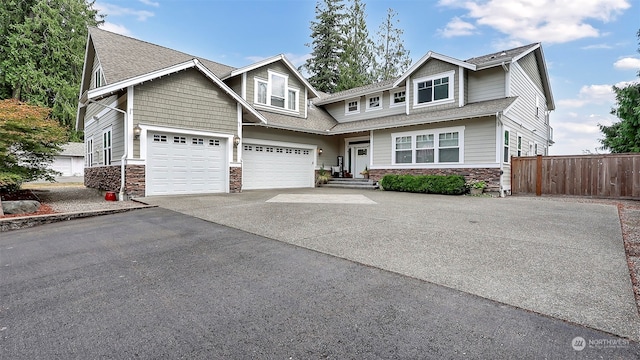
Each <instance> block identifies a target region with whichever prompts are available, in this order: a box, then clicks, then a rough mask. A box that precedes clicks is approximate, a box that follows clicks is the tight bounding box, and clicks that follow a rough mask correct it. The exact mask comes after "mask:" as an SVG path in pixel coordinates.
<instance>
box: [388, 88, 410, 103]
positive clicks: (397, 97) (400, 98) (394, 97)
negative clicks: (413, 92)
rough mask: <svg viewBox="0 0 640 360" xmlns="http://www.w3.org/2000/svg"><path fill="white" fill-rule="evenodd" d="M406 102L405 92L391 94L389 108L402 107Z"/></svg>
mask: <svg viewBox="0 0 640 360" xmlns="http://www.w3.org/2000/svg"><path fill="white" fill-rule="evenodd" d="M406 101H407V92H406V91H405V90H401V91H396V92H392V93H391V106H400V105H404V104H405V102H406Z"/></svg>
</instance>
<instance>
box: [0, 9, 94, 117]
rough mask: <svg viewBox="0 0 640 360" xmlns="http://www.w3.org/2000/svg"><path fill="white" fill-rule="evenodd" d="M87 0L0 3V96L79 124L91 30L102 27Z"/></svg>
mask: <svg viewBox="0 0 640 360" xmlns="http://www.w3.org/2000/svg"><path fill="white" fill-rule="evenodd" d="M101 18H102V17H101V16H99V15H98V13H97V10H94V9H93V2H87V1H85V0H3V1H2V2H0V26H1V28H0V96H1V98H2V99H7V98H15V99H17V100H20V101H26V102H29V103H32V104H37V105H39V106H44V107H48V108H51V109H52V113H51V116H52V117H53V118H54V119H57V120H58V121H59V122H60V124H63V125H64V126H66V127H68V128H71V127H72V126H73V125H75V117H76V109H77V105H78V97H79V96H78V95H79V94H78V91H79V89H80V81H81V76H82V67H83V61H84V51H85V46H86V39H87V27H88V26H96V25H97V24H99V23H101V22H102V20H101Z"/></svg>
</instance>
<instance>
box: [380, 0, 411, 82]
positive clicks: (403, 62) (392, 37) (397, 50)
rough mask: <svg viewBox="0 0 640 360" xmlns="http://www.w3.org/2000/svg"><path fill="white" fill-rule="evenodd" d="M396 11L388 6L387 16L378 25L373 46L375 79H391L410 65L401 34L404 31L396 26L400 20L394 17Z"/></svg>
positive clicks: (407, 51)
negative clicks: (376, 37)
mask: <svg viewBox="0 0 640 360" xmlns="http://www.w3.org/2000/svg"><path fill="white" fill-rule="evenodd" d="M396 15H397V13H396V12H395V11H394V10H393V9H391V8H389V9H388V10H387V17H386V18H385V20H384V22H383V23H382V24H381V25H380V29H379V30H378V33H377V35H378V39H377V41H376V43H377V44H376V46H375V48H374V53H375V65H374V68H375V72H374V78H375V80H377V81H385V80H391V79H393V78H395V77H397V76H399V75H400V74H402V73H403V72H405V71H406V70H407V69H408V68H409V66H411V58H410V57H409V50H407V49H405V48H404V40H402V34H403V33H404V31H403V30H402V29H400V28H398V24H399V23H400V20H398V19H396Z"/></svg>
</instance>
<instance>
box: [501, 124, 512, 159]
mask: <svg viewBox="0 0 640 360" xmlns="http://www.w3.org/2000/svg"><path fill="white" fill-rule="evenodd" d="M507 132H508V133H509V138H508V140H509V141H508V144H506V145H505V143H504V140H505V133H507ZM505 148H507V155H508V156H507V160H506V161H505V160H504V149H505ZM501 160H502V162H503V163H504V164H510V163H511V129H509V128H507V127H505V128H503V129H502V159H501Z"/></svg>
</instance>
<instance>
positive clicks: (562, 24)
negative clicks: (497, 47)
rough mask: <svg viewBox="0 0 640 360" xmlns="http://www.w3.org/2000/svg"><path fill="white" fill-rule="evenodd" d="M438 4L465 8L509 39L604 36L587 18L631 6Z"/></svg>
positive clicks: (614, 1) (585, 1)
mask: <svg viewBox="0 0 640 360" xmlns="http://www.w3.org/2000/svg"><path fill="white" fill-rule="evenodd" d="M439 5H441V6H447V7H456V8H463V9H465V10H466V11H467V13H466V14H465V17H467V18H471V19H475V21H476V24H477V25H484V26H488V27H491V28H493V29H495V30H497V31H499V32H501V33H503V34H505V35H506V36H507V38H508V39H509V40H514V41H524V42H539V41H540V42H545V43H565V42H569V41H573V40H577V39H582V38H587V37H600V36H603V35H604V34H602V33H601V32H600V31H599V30H598V29H597V28H595V27H594V26H593V25H591V24H590V22H593V21H592V20H598V21H601V22H608V21H611V20H613V19H614V18H615V17H616V16H617V15H618V14H620V13H622V12H623V11H624V10H627V9H628V8H630V7H631V4H630V3H629V1H628V0H564V1H556V0H536V1H531V0H508V1H505V0H468V1H454V0H440V2H439Z"/></svg>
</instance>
